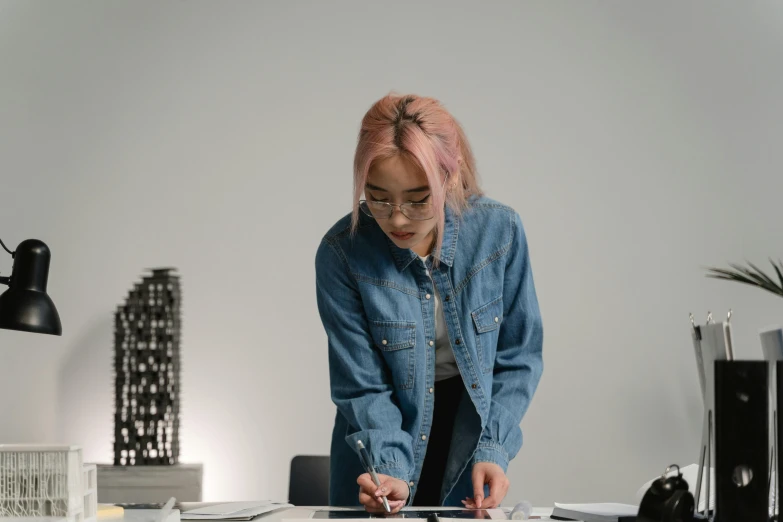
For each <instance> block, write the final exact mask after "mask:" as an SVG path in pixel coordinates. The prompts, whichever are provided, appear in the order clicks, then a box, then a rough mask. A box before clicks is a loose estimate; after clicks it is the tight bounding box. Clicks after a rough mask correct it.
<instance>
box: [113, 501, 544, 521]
mask: <svg viewBox="0 0 783 522" xmlns="http://www.w3.org/2000/svg"><path fill="white" fill-rule="evenodd" d="M215 504H223V502H182V503H181V504H180V506H181V507H182V510H183V511H189V510H191V509H196V508H199V507H204V506H210V505H215ZM512 507H513V506H503V507H502V508H501V509H503V511H505V512H506V513H508V512H509V511H511V508H512ZM320 509H329V508H328V507H293V508H284V509H279V510H277V511H274V512H272V513H268V514H266V515H262V516H260V517H258V518H256V519H254V521H253V522H283V520H285V519H291V518H298V519H302V518H310V516H311V515H312V514H313V512H315V511H317V510H320ZM415 509H422V510H423V509H426V508H415ZM438 509H448V508H438ZM455 509H459V508H455ZM551 513H552V508H551V507H549V508H533V515H534V516H540V517H546V518H545V519H544V520H547V519H548V518H549V515H550V514H551ZM115 520H117V519H115ZM313 520H314V522H319V521H320V522H328V521H327V520H326V519H313ZM455 520H458V521H459V522H467V519H455ZM109 522H111V521H109ZM183 522H190V521H185V520H183ZM216 522H217V521H216Z"/></svg>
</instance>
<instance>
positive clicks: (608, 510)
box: [555, 502, 639, 516]
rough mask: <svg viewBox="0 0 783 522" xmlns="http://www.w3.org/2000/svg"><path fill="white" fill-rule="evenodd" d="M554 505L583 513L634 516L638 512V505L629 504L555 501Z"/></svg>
mask: <svg viewBox="0 0 783 522" xmlns="http://www.w3.org/2000/svg"><path fill="white" fill-rule="evenodd" d="M555 507H556V508H560V509H567V510H569V511H576V512H578V513H584V514H585V515H606V516H609V515H611V516H636V515H637V514H638V513H639V506H632V505H630V504H611V503H606V504H560V503H559V502H555Z"/></svg>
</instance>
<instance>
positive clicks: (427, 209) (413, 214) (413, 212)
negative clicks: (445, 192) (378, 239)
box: [359, 175, 448, 221]
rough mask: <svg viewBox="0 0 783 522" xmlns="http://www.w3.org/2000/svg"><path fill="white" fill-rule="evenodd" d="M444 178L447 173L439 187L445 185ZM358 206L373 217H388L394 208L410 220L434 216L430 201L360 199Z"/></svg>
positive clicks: (423, 219)
mask: <svg viewBox="0 0 783 522" xmlns="http://www.w3.org/2000/svg"><path fill="white" fill-rule="evenodd" d="M446 180H448V175H447V176H446V177H445V178H444V179H443V185H442V186H441V189H442V188H444V187H445V186H446ZM359 208H360V209H362V212H364V213H365V214H367V215H368V216H370V217H371V218H374V219H389V218H391V217H392V215H393V214H394V209H395V208H398V209H400V212H402V215H403V216H405V217H406V218H408V219H410V220H411V221H427V220H428V219H432V218H434V217H435V210H434V209H433V208H432V203H431V202H430V201H427V202H425V203H413V202H410V201H409V202H408V203H402V204H401V205H395V204H394V203H387V202H385V201H367V200H366V199H362V200H360V201H359Z"/></svg>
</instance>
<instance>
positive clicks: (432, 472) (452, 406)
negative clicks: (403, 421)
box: [413, 375, 465, 506]
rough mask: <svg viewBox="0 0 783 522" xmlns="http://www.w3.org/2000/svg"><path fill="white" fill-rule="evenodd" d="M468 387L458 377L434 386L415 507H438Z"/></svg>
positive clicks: (439, 382) (414, 502)
mask: <svg viewBox="0 0 783 522" xmlns="http://www.w3.org/2000/svg"><path fill="white" fill-rule="evenodd" d="M464 391H465V385H464V384H463V383H462V377H460V376H459V375H457V376H456V377H451V378H449V379H444V380H442V381H438V382H436V383H435V411H434V412H433V415H432V429H431V430H430V435H429V442H428V443H427V453H426V455H425V456H424V465H423V466H422V470H421V477H419V487H418V489H417V490H416V497H415V498H414V499H413V505H414V506H439V505H440V492H441V488H442V486H443V474H444V472H445V471H446V463H447V462H448V460H449V448H450V447H451V436H452V433H453V432H454V418H455V417H456V415H457V407H458V406H459V403H460V400H461V399H462V394H463V393H464Z"/></svg>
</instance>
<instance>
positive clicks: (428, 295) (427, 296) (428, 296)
mask: <svg viewBox="0 0 783 522" xmlns="http://www.w3.org/2000/svg"><path fill="white" fill-rule="evenodd" d="M430 297H432V296H431V295H430V294H427V295H425V296H424V298H425V299H429V298H430Z"/></svg>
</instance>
